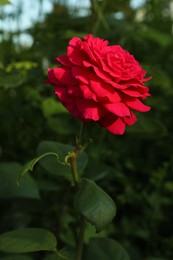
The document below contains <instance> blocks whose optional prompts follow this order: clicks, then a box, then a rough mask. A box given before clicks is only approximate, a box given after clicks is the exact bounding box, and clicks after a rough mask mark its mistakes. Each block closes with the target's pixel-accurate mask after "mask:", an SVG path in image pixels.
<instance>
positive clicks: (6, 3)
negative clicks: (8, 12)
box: [0, 0, 11, 6]
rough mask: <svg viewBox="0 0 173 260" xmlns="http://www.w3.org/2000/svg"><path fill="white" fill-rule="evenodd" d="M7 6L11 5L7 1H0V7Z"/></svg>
mask: <svg viewBox="0 0 173 260" xmlns="http://www.w3.org/2000/svg"><path fill="white" fill-rule="evenodd" d="M9 4H11V2H10V1H8V0H0V6H2V5H9Z"/></svg>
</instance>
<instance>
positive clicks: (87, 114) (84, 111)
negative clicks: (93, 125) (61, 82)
mask: <svg viewBox="0 0 173 260" xmlns="http://www.w3.org/2000/svg"><path fill="white" fill-rule="evenodd" d="M76 104H77V107H78V110H79V112H80V114H81V116H82V117H83V118H84V119H92V120H94V121H98V120H99V119H100V118H101V117H103V116H104V114H105V111H104V109H102V108H101V107H100V106H99V105H98V104H97V103H95V102H94V101H90V100H85V99H77V100H76Z"/></svg>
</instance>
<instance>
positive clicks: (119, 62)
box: [47, 35, 150, 134]
mask: <svg viewBox="0 0 173 260" xmlns="http://www.w3.org/2000/svg"><path fill="white" fill-rule="evenodd" d="M56 60H57V61H58V62H59V63H60V64H61V66H60V67H57V68H54V69H48V80H47V83H49V84H51V85H53V86H54V89H55V94H56V95H57V96H58V97H59V100H60V101H61V102H62V104H63V105H64V106H65V107H66V108H67V109H68V110H69V111H70V112H71V114H73V115H74V116H75V117H77V118H79V119H80V120H81V121H84V122H86V123H88V122H90V121H95V122H97V123H98V124H99V125H100V126H102V127H105V128H106V129H107V130H108V131H109V132H111V133H112V134H123V133H124V131H125V128H126V125H129V126H131V125H133V124H134V123H135V122H136V121H137V118H136V116H135V114H134V112H133V111H134V110H136V111H140V112H147V111H149V110H150V107H149V106H146V105H144V104H143V103H142V102H141V100H144V99H145V98H147V97H148V96H150V94H149V89H148V88H147V87H146V86H145V85H144V82H146V81H147V80H149V79H150V78H145V75H146V72H145V71H144V70H143V69H142V67H141V66H140V64H139V63H138V61H136V60H135V58H134V57H133V55H131V54H130V53H129V52H128V51H126V50H124V49H122V48H121V46H119V45H113V46H109V45H108V41H105V40H102V39H100V38H94V37H93V36H92V35H87V36H85V37H84V40H81V39H80V38H78V37H74V38H72V39H71V40H70V42H69V46H68V48H67V54H66V55H62V56H59V57H57V58H56Z"/></svg>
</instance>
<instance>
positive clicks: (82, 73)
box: [72, 66, 90, 84]
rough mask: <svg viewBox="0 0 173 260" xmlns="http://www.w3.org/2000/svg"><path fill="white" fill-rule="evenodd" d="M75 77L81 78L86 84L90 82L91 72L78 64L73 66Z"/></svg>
mask: <svg viewBox="0 0 173 260" xmlns="http://www.w3.org/2000/svg"><path fill="white" fill-rule="evenodd" d="M72 74H73V77H75V78H76V79H78V80H80V81H81V82H82V83H84V84H89V74H90V72H89V71H88V70H87V69H86V68H81V67H77V66H73V67H72Z"/></svg>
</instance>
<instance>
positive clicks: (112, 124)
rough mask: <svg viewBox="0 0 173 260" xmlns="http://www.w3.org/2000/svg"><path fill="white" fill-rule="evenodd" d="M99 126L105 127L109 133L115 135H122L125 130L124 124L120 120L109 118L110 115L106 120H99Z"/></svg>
mask: <svg viewBox="0 0 173 260" xmlns="http://www.w3.org/2000/svg"><path fill="white" fill-rule="evenodd" d="M99 125H101V126H102V127H105V128H106V129H107V130H108V131H109V132H111V133H112V134H115V135H123V134H124V131H125V128H126V124H125V123H124V121H123V120H122V119H121V118H119V117H114V116H112V118H111V116H110V115H109V116H108V118H107V119H106V120H104V119H103V120H101V121H100V122H99Z"/></svg>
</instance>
